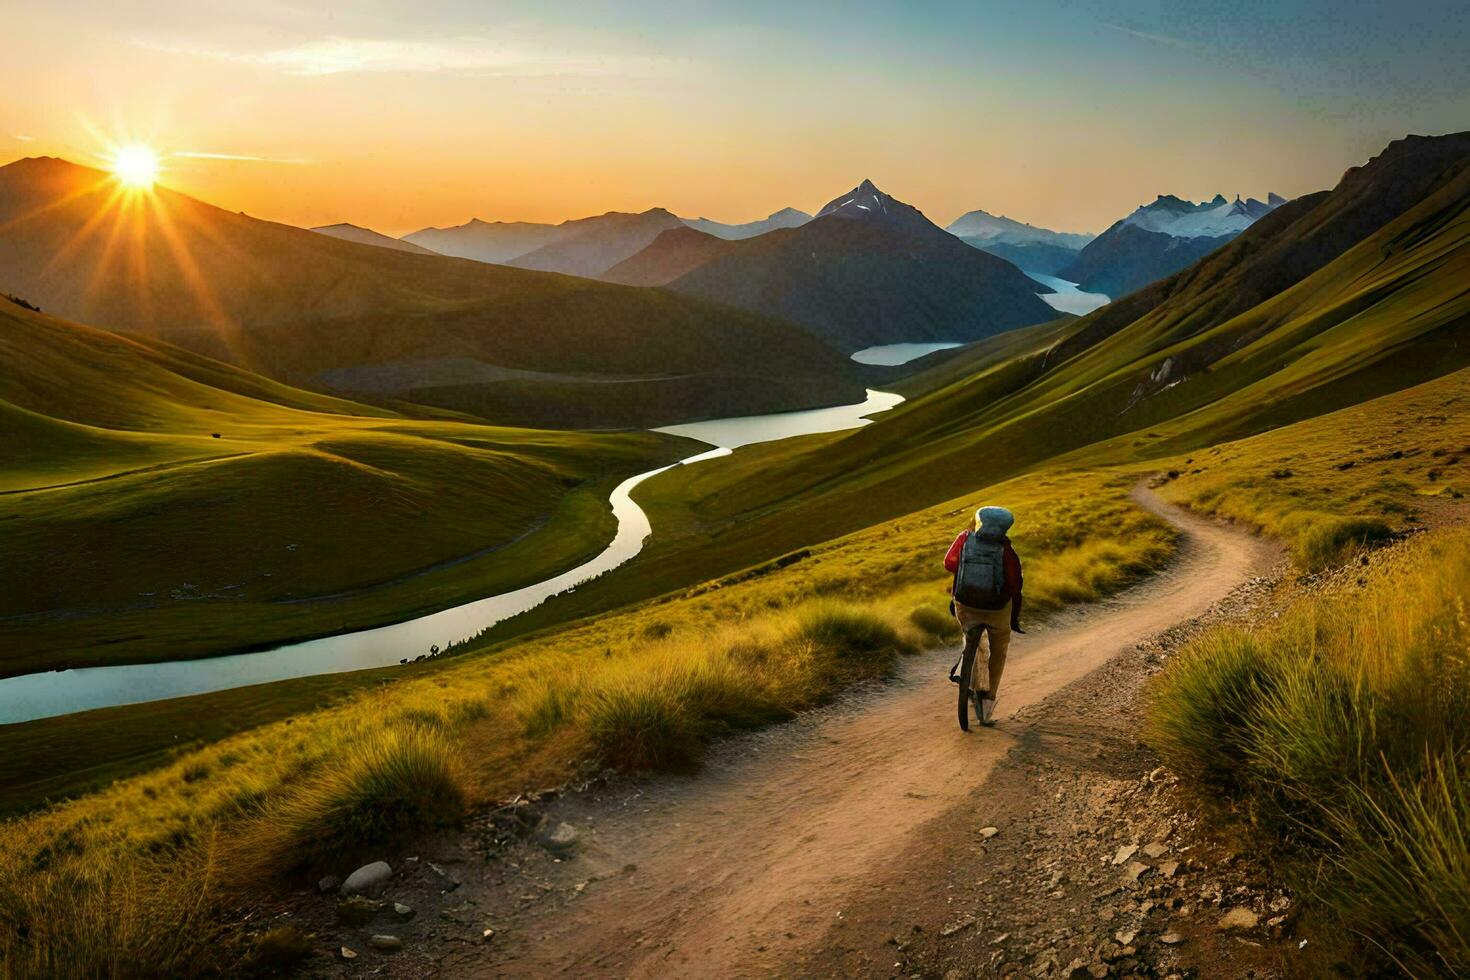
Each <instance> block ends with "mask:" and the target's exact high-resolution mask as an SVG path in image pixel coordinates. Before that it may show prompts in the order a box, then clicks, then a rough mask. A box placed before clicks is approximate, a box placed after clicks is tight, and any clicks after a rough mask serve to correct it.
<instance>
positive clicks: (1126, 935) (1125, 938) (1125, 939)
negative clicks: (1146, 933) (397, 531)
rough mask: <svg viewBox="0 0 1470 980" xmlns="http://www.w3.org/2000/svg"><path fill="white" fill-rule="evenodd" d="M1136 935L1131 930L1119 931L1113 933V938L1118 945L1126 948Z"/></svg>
mask: <svg viewBox="0 0 1470 980" xmlns="http://www.w3.org/2000/svg"><path fill="white" fill-rule="evenodd" d="M1136 935H1138V933H1136V932H1135V931H1133V930H1132V929H1119V930H1118V931H1117V932H1115V933H1113V938H1114V939H1116V940H1118V945H1120V946H1127V945H1129V944H1130V943H1132V942H1133V937H1134V936H1136Z"/></svg>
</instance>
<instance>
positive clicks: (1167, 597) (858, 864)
mask: <svg viewBox="0 0 1470 980" xmlns="http://www.w3.org/2000/svg"><path fill="white" fill-rule="evenodd" d="M1134 499H1135V500H1136V501H1137V502H1138V503H1139V504H1140V505H1141V506H1143V507H1146V508H1147V509H1149V510H1150V511H1153V512H1154V513H1157V514H1159V515H1160V516H1163V517H1165V518H1166V519H1168V520H1169V521H1170V522H1172V523H1173V524H1175V525H1176V526H1177V527H1178V528H1179V529H1180V530H1181V531H1182V532H1183V539H1182V541H1181V544H1180V550H1179V555H1178V557H1177V559H1176V560H1175V561H1174V562H1173V564H1172V565H1171V567H1170V568H1169V569H1168V570H1167V571H1165V572H1164V573H1162V574H1160V575H1158V576H1155V577H1154V578H1152V579H1150V580H1149V581H1147V582H1146V583H1144V584H1141V585H1139V586H1137V587H1135V588H1133V589H1131V590H1129V591H1128V592H1126V593H1124V594H1123V595H1121V596H1119V597H1117V598H1115V599H1113V600H1110V601H1108V602H1105V603H1100V604H1097V605H1094V606H1090V607H1087V608H1085V609H1081V610H1078V611H1076V612H1074V613H1072V614H1070V615H1065V616H1061V617H1058V618H1057V619H1055V620H1054V621H1053V622H1052V623H1051V624H1050V625H1049V627H1048V628H1046V629H1045V630H1037V631H1036V632H1034V633H1032V634H1029V635H1027V636H1024V637H1017V638H1015V639H1014V640H1013V642H1012V645H1011V652H1010V661H1009V664H1008V666H1007V671H1006V678H1005V684H1004V687H1003V690H1002V694H1001V699H1000V703H999V710H998V712H997V715H998V717H999V718H1000V725H999V727H997V728H993V729H979V728H977V729H976V731H974V732H972V733H970V734H965V733H963V732H961V731H960V730H959V728H958V726H957V725H956V724H955V719H954V688H953V686H952V685H951V684H950V683H949V682H948V680H947V678H946V668H947V666H948V660H947V659H946V658H947V657H948V655H947V654H942V653H935V654H930V655H926V656H924V657H918V658H913V659H912V660H909V661H907V662H906V665H905V667H904V669H903V671H902V673H901V676H900V677H899V679H898V680H897V681H896V682H895V683H893V684H890V685H886V686H884V687H883V688H881V689H880V690H878V691H875V692H874V691H870V692H868V693H866V694H864V695H861V696H858V697H856V698H853V699H849V700H848V701H847V702H845V703H843V704H839V705H837V706H834V707H833V708H831V709H827V710H824V711H821V712H817V713H814V714H813V715H812V716H810V717H808V718H805V719H802V720H799V721H797V722H794V723H792V724H790V725H786V726H781V727H779V728H776V729H772V730H769V731H767V732H765V733H761V734H758V735H755V736H751V737H748V738H741V739H736V740H733V741H732V742H730V743H728V744H727V745H725V746H723V747H722V748H720V749H719V750H717V751H716V752H715V753H713V756H714V757H713V758H712V759H711V761H710V763H709V765H707V766H706V768H705V769H704V770H703V771H702V772H701V773H700V775H699V776H698V777H697V778H695V779H687V778H685V779H679V778H673V777H665V778H659V779H654V780H651V781H647V782H644V783H642V784H640V785H639V786H638V787H636V788H634V789H626V788H625V789H623V790H621V791H619V792H618V793H614V794H605V795H604V796H603V798H601V799H590V798H586V797H582V798H578V797H572V798H569V799H567V800H565V801H562V802H561V803H559V804H557V805H556V806H554V807H553V808H552V810H551V817H552V819H553V820H565V821H568V822H570V823H572V824H573V825H575V826H578V827H579V828H581V829H582V835H581V846H580V848H579V849H578V853H577V856H576V857H574V858H571V859H568V860H566V861H562V862H557V863H555V864H553V863H552V862H551V861H550V859H549V857H546V858H543V859H542V862H543V864H544V866H543V867H540V868H538V869H536V872H535V873H537V874H540V875H542V876H543V877H542V879H541V883H540V885H539V887H540V888H541V889H542V893H543V894H542V896H541V897H542V898H544V899H548V900H539V899H538V900H535V901H532V900H531V896H527V895H524V894H522V895H519V896H517V895H514V894H512V893H513V892H516V891H524V890H525V886H526V885H527V883H528V882H530V881H531V880H532V879H531V878H530V877H522V878H517V877H516V876H517V875H518V874H519V875H529V874H530V873H531V869H529V868H528V867H526V865H525V863H524V862H522V863H517V862H511V867H512V868H514V869H515V870H514V871H508V872H506V874H505V876H504V877H503V878H502V880H500V881H475V880H471V881H466V882H465V887H464V889H463V890H462V891H460V892H458V893H456V894H457V895H460V896H463V897H464V898H466V899H468V900H469V901H470V902H471V903H472V904H474V905H475V906H477V907H478V908H479V909H480V910H482V911H483V912H485V913H487V914H489V916H490V918H491V920H492V921H494V922H495V924H496V926H497V929H498V935H497V937H496V940H495V942H494V943H492V944H489V945H485V946H481V947H468V948H466V947H464V946H459V947H458V948H457V949H455V950H453V951H446V955H444V956H443V957H442V959H440V961H439V967H440V969H441V970H442V971H443V974H444V975H454V976H507V975H509V976H545V975H548V974H553V975H554V974H558V973H568V974H581V975H588V974H592V975H617V976H669V975H679V976H711V977H715V976H718V977H732V976H769V975H773V974H781V973H783V972H784V971H783V965H786V966H788V967H789V966H790V965H792V964H794V963H797V962H800V961H801V960H802V959H803V958H804V957H803V952H804V945H805V944H809V943H810V942H811V941H812V940H813V938H814V937H820V936H822V935H823V934H824V933H825V932H826V930H827V929H828V927H829V926H831V925H832V924H833V922H834V921H839V920H840V916H841V914H842V910H843V908H844V906H845V905H848V904H849V903H850V902H851V901H853V900H854V899H856V898H857V897H858V896H859V895H866V896H869V897H871V895H872V894H873V893H874V890H875V889H882V888H883V887H884V882H885V878H888V879H889V880H895V881H896V880H897V879H898V878H900V877H901V875H899V874H898V872H899V869H898V868H896V867H889V866H888V862H891V861H892V860H893V859H894V858H895V857H896V856H898V855H900V854H902V853H904V851H905V850H906V849H907V847H908V846H911V845H912V844H913V843H914V841H915V835H917V834H919V833H920V832H921V831H922V829H923V828H924V827H925V825H926V824H934V823H935V822H936V821H938V822H940V823H939V825H941V826H942V821H943V819H944V818H945V816H946V814H948V813H951V812H952V811H953V810H954V808H955V807H956V806H958V805H959V804H960V803H962V802H964V801H966V800H967V799H968V797H969V795H970V794H971V793H972V792H973V790H974V789H975V787H976V786H977V785H979V784H980V783H982V782H983V781H984V780H985V779H986V777H987V775H988V774H989V773H990V771H991V770H992V768H993V767H994V766H995V764H996V763H997V762H998V761H999V760H1001V759H1002V758H1003V757H1004V756H1005V754H1006V753H1007V751H1008V750H1009V749H1010V748H1011V747H1012V745H1013V744H1014V742H1015V736H1014V735H1012V734H1008V732H1007V726H1006V719H1007V718H1008V717H1009V716H1010V715H1011V714H1012V713H1014V712H1015V711H1016V710H1017V709H1019V708H1021V707H1022V706H1025V705H1030V704H1034V703H1036V702H1038V701H1040V700H1041V699H1043V698H1045V697H1047V696H1048V695H1050V694H1052V693H1053V692H1056V691H1058V690H1059V689H1061V688H1063V687H1065V686H1067V685H1068V684H1070V683H1072V682H1074V681H1076V680H1078V679H1079V678H1081V677H1083V676H1084V675H1086V674H1088V673H1089V672H1090V671H1093V670H1094V669H1095V668H1097V667H1099V666H1100V665H1102V664H1104V663H1105V662H1107V661H1108V660H1109V659H1110V658H1112V657H1114V656H1115V655H1116V654H1118V653H1120V652H1122V651H1124V650H1126V649H1129V648H1130V647H1131V646H1132V645H1134V644H1136V643H1138V642H1139V641H1140V640H1142V639H1144V638H1146V637H1148V636H1150V635H1151V634H1153V633H1156V632H1158V631H1160V630H1162V629H1164V628H1166V627H1168V626H1170V625H1171V624H1174V623H1176V622H1178V621H1180V620H1184V619H1187V618H1190V617H1192V616H1197V615H1199V614H1201V613H1203V612H1204V611H1205V610H1206V609H1207V608H1208V607H1209V606H1210V605H1211V604H1212V603H1214V602H1216V601H1217V600H1219V599H1221V598H1222V597H1224V596H1225V595H1226V594H1227V593H1228V592H1229V591H1230V590H1231V589H1232V588H1234V587H1235V586H1237V585H1238V584H1240V583H1241V582H1243V581H1245V580H1246V579H1247V578H1249V577H1250V576H1251V575H1252V574H1254V573H1255V572H1257V571H1258V570H1260V569H1262V568H1263V567H1264V566H1265V565H1266V564H1267V563H1268V561H1269V557H1268V556H1269V549H1268V547H1267V546H1266V545H1265V544H1263V543H1262V542H1260V541H1259V540H1257V539H1255V538H1252V537H1251V536H1249V535H1247V534H1245V533H1243V532H1240V531H1237V530H1233V529H1229V528H1225V527H1221V526H1219V525H1216V524H1212V523H1210V522H1208V521H1205V520H1202V519H1200V518H1198V517H1195V516H1193V515H1190V514H1188V513H1186V512H1183V511H1180V510H1179V509H1177V508H1175V507H1172V506H1171V505H1169V504H1166V503H1165V502H1163V501H1162V500H1160V499H1159V498H1158V497H1156V496H1155V495H1154V494H1152V493H1150V492H1149V491H1147V490H1145V489H1143V488H1141V487H1140V488H1139V489H1138V490H1136V491H1135V493H1134ZM941 660H943V661H944V662H943V663H941V662H940V661H941ZM609 797H610V798H609ZM967 812H969V811H968V810H967ZM524 860H525V861H529V862H534V861H535V860H536V858H535V857H534V856H530V857H526V858H525V859H524ZM467 877H470V878H472V879H473V878H475V877H477V876H467ZM547 878H549V879H550V882H551V883H550V884H549V885H548V884H546V883H545V880H546V879H547ZM517 886H520V887H519V888H518V887H517ZM517 898H519V899H520V901H521V902H522V903H523V904H522V905H520V906H517V905H516V904H515V902H516V899H517ZM893 901H894V902H895V903H902V902H903V901H904V899H903V897H902V896H901V895H899V894H895V895H894V897H893ZM526 903H529V904H526Z"/></svg>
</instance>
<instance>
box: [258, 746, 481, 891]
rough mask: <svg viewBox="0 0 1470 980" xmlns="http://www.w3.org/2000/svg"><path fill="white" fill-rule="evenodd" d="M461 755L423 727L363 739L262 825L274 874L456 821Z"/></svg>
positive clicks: (262, 847)
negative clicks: (458, 758) (275, 871)
mask: <svg viewBox="0 0 1470 980" xmlns="http://www.w3.org/2000/svg"><path fill="white" fill-rule="evenodd" d="M460 779H461V777H460V773H459V765H458V761H457V751H456V749H455V746H454V745H453V744H451V743H450V741H449V740H448V739H447V738H445V737H444V736H443V734H442V733H440V732H437V731H434V730H431V729H428V728H423V727H418V726H402V727H397V728H389V729H385V730H382V731H378V732H374V733H371V734H368V735H366V736H364V737H363V738H362V739H361V740H360V741H358V742H356V743H355V744H354V745H353V746H352V748H351V749H349V750H348V751H347V752H345V753H344V754H343V755H342V756H341V757H340V758H339V759H333V760H330V761H328V762H325V763H324V764H323V767H322V769H321V770H320V771H318V772H315V773H313V774H312V778H311V779H310V780H308V781H303V783H302V784H301V785H300V786H299V787H297V788H296V789H295V791H294V792H290V793H289V794H287V795H286V796H285V798H284V799H282V800H281V802H280V803H279V804H277V806H275V807H274V808H272V809H271V810H269V811H268V812H267V813H265V814H264V815H263V816H262V817H261V818H260V819H259V820H257V821H255V823H254V828H253V832H252V833H251V837H252V838H253V840H254V844H255V846H256V847H257V848H258V849H259V851H260V852H261V853H262V855H264V856H265V857H266V858H267V866H268V867H269V868H270V869H271V870H286V869H292V868H303V867H307V868H309V867H318V866H321V865H322V864H323V863H325V862H328V861H332V860H333V859H338V860H340V859H341V858H342V857H344V856H353V855H357V854H359V853H362V852H364V850H365V849H367V848H371V847H373V846H375V845H381V844H384V843H389V842H392V841H393V840H395V839H397V838H399V837H401V836H403V835H404V834H406V833H409V832H411V831H415V830H420V829H423V828H425V827H429V826H434V825H437V824H443V823H448V822H452V821H453V820H455V819H456V818H458V817H459V816H460V813H461V811H462V808H463V805H464V799H465V797H464V789H463V786H462V784H461V781H460Z"/></svg>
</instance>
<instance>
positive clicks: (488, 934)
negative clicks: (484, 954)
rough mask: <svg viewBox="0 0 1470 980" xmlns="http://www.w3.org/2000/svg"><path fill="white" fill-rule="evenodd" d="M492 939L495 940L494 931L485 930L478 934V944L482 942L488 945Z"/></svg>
mask: <svg viewBox="0 0 1470 980" xmlns="http://www.w3.org/2000/svg"><path fill="white" fill-rule="evenodd" d="M494 938H495V930H494V929H486V930H485V931H484V932H482V933H481V934H480V942H482V943H488V942H489V941H490V940H492V939H494Z"/></svg>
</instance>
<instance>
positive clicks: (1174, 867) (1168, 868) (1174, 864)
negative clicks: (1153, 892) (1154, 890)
mask: <svg viewBox="0 0 1470 980" xmlns="http://www.w3.org/2000/svg"><path fill="white" fill-rule="evenodd" d="M1178 870H1179V862H1178V861H1165V862H1163V863H1162V864H1160V865H1159V874H1161V875H1163V876H1164V877H1165V878H1172V877H1174V873H1175V872H1176V871H1178Z"/></svg>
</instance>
